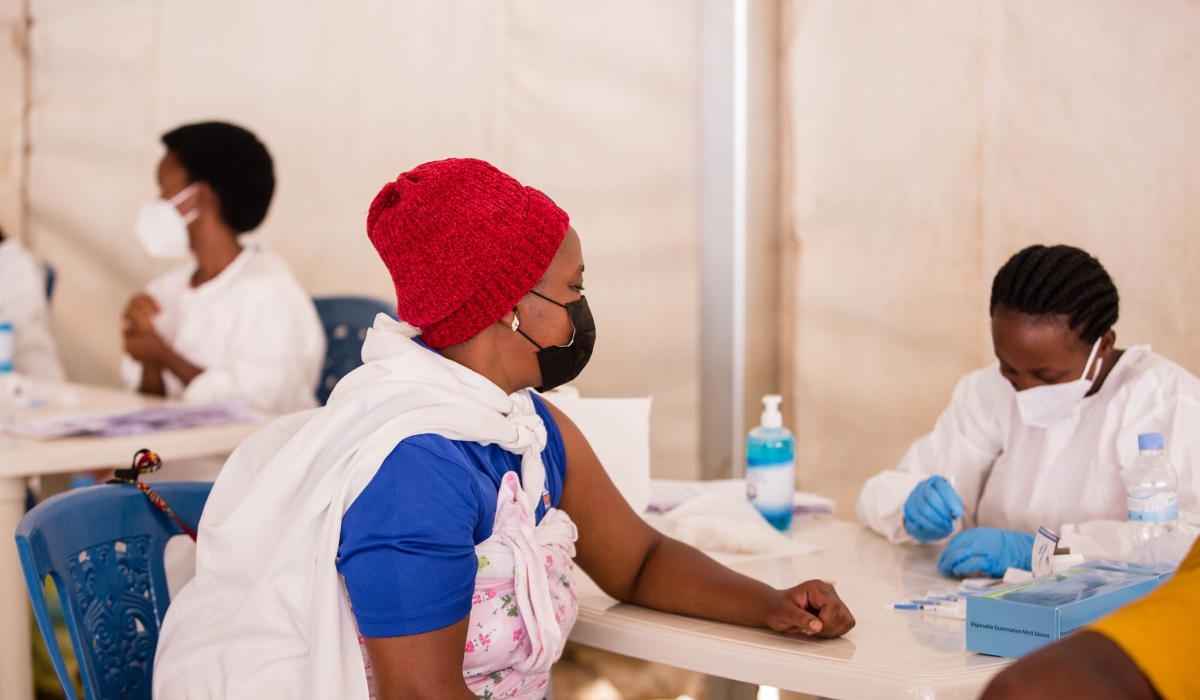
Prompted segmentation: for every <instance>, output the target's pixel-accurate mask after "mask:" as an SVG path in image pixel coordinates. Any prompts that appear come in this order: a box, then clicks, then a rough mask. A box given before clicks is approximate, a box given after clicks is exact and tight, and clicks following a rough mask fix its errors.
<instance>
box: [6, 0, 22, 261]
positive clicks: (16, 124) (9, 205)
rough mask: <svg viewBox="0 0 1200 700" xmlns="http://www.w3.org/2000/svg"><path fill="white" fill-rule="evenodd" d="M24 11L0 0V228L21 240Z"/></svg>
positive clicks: (17, 2)
mask: <svg viewBox="0 0 1200 700" xmlns="http://www.w3.org/2000/svg"><path fill="white" fill-rule="evenodd" d="M25 68H26V62H25V8H24V2H23V0H0V229H2V230H3V231H4V233H5V235H7V236H10V237H12V238H16V239H20V238H22V236H23V235H24V228H25V220H24V218H25V216H24V215H25V211H24V206H23V205H22V202H21V183H22V180H23V178H24V167H25V158H24V146H25V132H24V128H23V125H22V123H23V118H24V114H25V104H26V102H25V77H26V73H25Z"/></svg>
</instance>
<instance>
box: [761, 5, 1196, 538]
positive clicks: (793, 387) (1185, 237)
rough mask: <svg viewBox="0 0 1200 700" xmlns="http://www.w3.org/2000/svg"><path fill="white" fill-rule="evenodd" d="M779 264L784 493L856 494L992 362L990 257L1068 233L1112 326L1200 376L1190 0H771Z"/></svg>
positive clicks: (849, 500)
mask: <svg viewBox="0 0 1200 700" xmlns="http://www.w3.org/2000/svg"><path fill="white" fill-rule="evenodd" d="M784 14H785V17H786V20H785V25H784V28H783V32H784V34H783V38H782V43H783V47H784V48H783V50H784V69H783V70H784V78H783V81H782V84H783V89H784V91H785V93H786V95H785V98H784V99H785V102H786V104H788V105H790V107H789V108H788V114H787V116H786V118H785V121H786V124H785V129H786V133H785V142H787V143H789V144H790V145H789V146H788V147H787V148H788V152H787V154H786V156H785V158H787V161H788V163H789V165H788V168H787V170H786V172H787V173H788V175H787V178H786V182H785V183H784V188H785V189H784V192H785V194H784V198H785V200H786V201H785V202H784V207H785V211H786V212H787V215H786V219H787V221H786V224H785V225H786V226H788V227H790V229H791V230H790V233H789V234H788V240H787V241H786V242H785V246H784V249H785V250H788V251H789V260H788V261H787V262H786V269H787V270H789V274H788V277H787V280H786V282H785V284H786V286H787V288H788V290H789V291H788V295H789V298H788V299H787V300H786V301H785V304H784V306H785V309H788V308H790V309H793V313H794V318H795V326H794V328H792V329H791V331H790V333H789V334H788V336H787V337H786V338H785V341H784V342H785V344H786V347H785V351H784V352H785V356H786V358H785V366H786V368H787V373H788V374H789V377H788V380H787V385H788V388H789V391H790V392H791V393H792V395H793V396H794V398H795V400H796V401H797V402H798V405H799V414H798V416H797V418H796V420H795V424H796V427H797V429H798V432H799V448H798V449H799V455H798V459H799V463H800V464H799V467H800V485H801V487H802V488H806V489H815V490H819V491H822V492H825V493H828V494H830V495H834V496H836V498H837V500H838V506H839V509H840V513H841V514H842V516H843V517H853V516H852V513H853V505H854V500H855V498H856V496H857V492H858V489H859V488H860V487H861V484H862V482H863V481H864V480H865V479H866V478H867V477H869V476H870V475H872V474H874V473H876V472H878V471H879V470H881V469H887V468H891V467H893V466H894V465H895V464H896V463H897V462H898V461H899V459H900V457H901V456H902V454H903V452H904V450H905V449H906V448H907V446H908V444H909V443H910V442H911V441H912V440H914V439H916V438H917V437H919V436H920V435H921V434H923V433H925V432H927V431H928V430H929V429H930V428H931V427H932V426H933V422H934V420H935V419H936V417H937V415H938V413H939V412H940V411H941V410H942V409H943V408H944V407H945V405H946V403H947V402H948V401H949V397H950V392H951V391H952V389H953V387H954V384H955V382H956V381H957V380H958V379H959V377H961V376H962V375H963V374H964V373H966V372H968V371H970V370H972V369H975V368H977V367H980V366H983V365H984V364H986V363H988V362H991V361H992V359H993V358H992V353H991V340H990V335H989V325H988V308H987V304H988V296H989V294H990V289H991V279H992V276H993V275H994V274H995V272H996V270H997V269H999V267H1000V266H1001V265H1002V264H1003V263H1004V261H1005V260H1007V259H1008V257H1009V256H1011V255H1012V254H1013V253H1015V252H1016V251H1018V250H1020V249H1021V248H1022V247H1024V246H1026V245H1030V244H1033V243H1067V244H1072V245H1077V246H1080V247H1082V248H1084V249H1086V250H1088V251H1090V252H1091V253H1093V254H1094V255H1096V256H1097V257H1098V258H1099V259H1100V260H1101V262H1103V263H1104V264H1105V266H1106V267H1107V268H1108V270H1109V271H1110V273H1111V274H1112V275H1113V277H1114V279H1115V281H1116V284H1117V287H1118V289H1119V290H1120V292H1121V297H1122V308H1121V320H1120V322H1119V323H1118V325H1117V334H1118V338H1119V344H1120V345H1121V346H1128V345H1130V344H1134V343H1151V344H1152V345H1153V346H1154V348H1155V349H1156V350H1158V351H1159V352H1162V353H1163V354H1164V355H1166V356H1167V357H1169V358H1171V359H1173V360H1175V361H1176V362H1178V363H1180V364H1181V365H1183V366H1184V367H1186V368H1188V369H1190V370H1191V371H1192V372H1200V316H1198V315H1197V314H1196V312H1195V309H1194V304H1193V303H1192V301H1193V300H1194V299H1196V298H1197V296H1198V295H1200V276H1197V275H1196V274H1195V270H1196V269H1197V267H1198V265H1200V235H1198V232H1200V206H1197V203H1198V202H1200V92H1198V91H1197V90H1196V89H1195V86H1196V85H1200V52H1197V51H1196V41H1195V37H1196V36H1200V5H1197V4H1196V3H1194V2H1185V1H1183V0H1161V1H1156V2H1149V3H1126V2H1120V1H1118V0H1105V1H1102V2H1093V1H1091V0H1086V1H1085V0H1079V1H1070V2H1056V3H1046V2H1038V1H1036V0H1009V1H1003V2H1002V1H1001V0H975V1H974V2H951V1H949V0H922V1H920V2H902V3H897V2H891V1H888V0H860V1H856V2H842V1H841V0H809V1H807V2H805V1H803V0H789V1H788V2H786V3H785V11H784Z"/></svg>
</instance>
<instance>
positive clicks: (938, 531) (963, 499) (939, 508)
mask: <svg viewBox="0 0 1200 700" xmlns="http://www.w3.org/2000/svg"><path fill="white" fill-rule="evenodd" d="M990 306H991V317H992V341H993V346H994V349H995V353H996V357H997V359H998V362H996V363H993V364H992V365H990V366H988V367H985V368H983V369H980V370H977V371H975V372H972V373H971V374H968V375H967V376H966V377H964V378H963V379H962V380H961V381H959V383H958V386H957V387H956V388H955V390H954V395H953V397H952V399H951V401H950V406H949V407H947V408H946V410H945V411H944V412H943V413H942V415H941V416H940V417H939V418H938V421H937V424H936V425H935V426H934V429H933V432H931V433H929V434H928V435H926V436H925V437H923V438H921V439H920V440H917V441H916V442H915V443H913V445H912V446H911V447H910V448H909V450H908V452H907V453H906V454H905V455H904V458H903V459H902V460H901V462H900V464H899V466H898V467H896V469H894V470H889V471H885V472H882V473H880V474H878V475H876V476H874V477H872V478H871V479H870V480H869V481H868V482H867V483H866V485H865V486H864V487H863V490H862V493H861V494H860V495H859V499H858V506H857V512H858V517H859V519H860V520H862V522H864V523H866V524H867V525H868V526H870V527H871V529H873V530H875V531H876V532H878V533H879V534H881V535H883V536H885V537H887V538H888V539H889V540H890V541H892V542H894V543H912V542H932V541H937V540H941V539H943V538H946V537H949V536H950V535H951V534H953V533H955V532H956V531H958V530H960V529H961V530H962V531H961V532H958V534H955V535H954V537H953V538H952V539H951V540H950V541H949V543H948V544H947V546H946V549H945V551H944V552H943V553H942V557H941V559H940V561H939V562H938V567H939V568H940V569H941V570H942V571H943V572H944V573H946V574H954V575H965V574H968V573H971V572H983V573H985V574H989V575H993V576H1001V575H1003V574H1004V572H1005V570H1006V569H1007V568H1008V567H1010V566H1011V567H1017V568H1023V569H1027V570H1028V569H1030V568H1031V554H1032V549H1033V539H1034V538H1033V536H1034V534H1036V532H1037V529H1038V527H1039V526H1045V527H1048V528H1050V529H1051V530H1055V531H1059V529H1060V527H1061V526H1062V525H1063V524H1064V523H1082V522H1087V521H1092V520H1100V519H1106V520H1124V519H1125V518H1126V495H1125V487H1124V482H1123V480H1122V477H1121V471H1122V470H1123V469H1124V468H1125V467H1128V466H1129V465H1130V464H1131V463H1132V462H1133V460H1134V459H1135V458H1136V457H1137V455H1138V435H1139V434H1142V433H1162V434H1163V436H1164V438H1165V442H1166V452H1165V454H1166V456H1167V458H1168V459H1169V460H1170V461H1171V463H1172V464H1173V465H1174V466H1175V469H1176V471H1177V472H1178V474H1179V507H1180V509H1181V510H1195V509H1196V487H1197V483H1198V481H1200V380H1197V378H1196V377H1195V376H1193V375H1192V374H1191V373H1189V372H1188V371H1187V370H1185V369H1183V368H1182V367H1180V366H1179V365H1177V364H1175V363H1173V362H1171V361H1170V360H1168V359H1166V358H1164V357H1162V356H1161V355H1158V354H1156V353H1155V352H1153V351H1152V350H1151V349H1150V347H1149V346H1146V345H1135V346H1132V347H1130V348H1127V349H1124V350H1122V349H1118V348H1117V347H1116V333H1115V332H1114V331H1113V329H1112V327H1113V325H1114V324H1115V323H1116V321H1117V316H1118V307H1119V298H1118V294H1117V289H1116V287H1115V286H1114V285H1113V282H1112V279H1111V278H1110V277H1109V275H1108V273H1107V272H1106V271H1105V270H1104V268H1103V266H1101V264H1100V262H1099V261H1098V260H1096V259H1095V258H1093V257H1092V256H1091V255H1089V254H1087V253H1086V252H1084V251H1082V250H1079V249H1077V248H1072V247H1069V246H1053V247H1045V246H1032V247H1030V248H1026V249H1025V250H1022V251H1021V252H1019V253H1017V254H1016V255H1015V256H1013V257H1012V258H1011V259H1010V260H1009V261H1008V262H1007V263H1006V264H1005V265H1004V267H1002V268H1001V269H1000V271H999V272H998V273H997V274H996V277H995V280H994V281H993V284H992V297H991V305H990Z"/></svg>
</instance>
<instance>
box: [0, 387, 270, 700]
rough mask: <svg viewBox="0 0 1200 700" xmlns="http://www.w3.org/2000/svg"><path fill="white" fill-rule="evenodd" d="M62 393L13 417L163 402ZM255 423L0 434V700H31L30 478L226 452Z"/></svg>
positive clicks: (97, 392) (71, 390)
mask: <svg viewBox="0 0 1200 700" xmlns="http://www.w3.org/2000/svg"><path fill="white" fill-rule="evenodd" d="M36 391H37V389H35V393H36ZM64 391H65V395H66V396H67V397H68V398H70V399H71V400H70V401H69V404H70V405H68V406H64V405H61V404H62V402H61V401H59V402H56V403H52V404H51V405H50V406H48V407H45V408H39V409H32V410H21V411H17V412H16V415H17V417H18V418H26V417H32V416H43V415H52V414H54V413H63V412H81V411H117V410H123V409H131V408H138V407H140V406H151V405H154V404H156V403H161V400H160V399H155V398H151V397H146V396H139V395H136V394H129V393H126V392H122V391H117V390H114V389H104V388H99V387H88V386H79V385H69V386H67V387H64ZM59 396H60V397H61V396H63V394H62V393H60V394H59ZM261 426H262V423H242V424H237V425H226V426H220V427H213V428H197V429H192V430H178V431H171V432H163V433H155V434H153V435H140V436H135V437H119V438H63V439H59V440H47V441H38V440H29V439H21V438H15V439H14V438H11V437H7V436H0V700H32V698H33V681H32V678H33V671H32V665H31V658H30V638H29V604H28V595H27V593H26V590H25V579H24V576H23V575H22V573H21V566H20V563H19V561H18V559H17V547H16V541H15V540H14V538H13V533H15V532H16V530H17V523H19V522H20V520H21V516H22V515H24V513H25V488H26V482H27V480H28V478H29V477H31V476H40V475H44V474H56V473H62V472H76V471H82V470H85V469H92V468H103V467H126V466H129V462H130V460H131V459H132V458H133V454H134V452H136V451H137V450H139V449H141V448H143V447H151V448H152V449H154V451H155V452H157V453H158V454H159V455H160V456H162V458H163V461H164V462H165V463H167V464H168V465H169V464H170V462H171V460H177V459H189V458H192V457H204V456H208V455H219V454H226V453H229V452H232V451H233V449H234V448H235V447H237V446H238V444H239V443H240V442H241V441H242V440H244V439H245V438H246V437H247V436H248V435H250V433H252V432H254V431H255V430H257V429H258V428H259V427H261Z"/></svg>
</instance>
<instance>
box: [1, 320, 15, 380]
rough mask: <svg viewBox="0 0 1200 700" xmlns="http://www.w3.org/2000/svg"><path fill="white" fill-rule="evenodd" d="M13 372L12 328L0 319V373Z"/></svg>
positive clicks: (10, 324) (8, 323)
mask: <svg viewBox="0 0 1200 700" xmlns="http://www.w3.org/2000/svg"><path fill="white" fill-rule="evenodd" d="M12 371H13V327H12V323H11V322H9V321H6V320H4V319H2V318H0V373H9V372H12Z"/></svg>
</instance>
